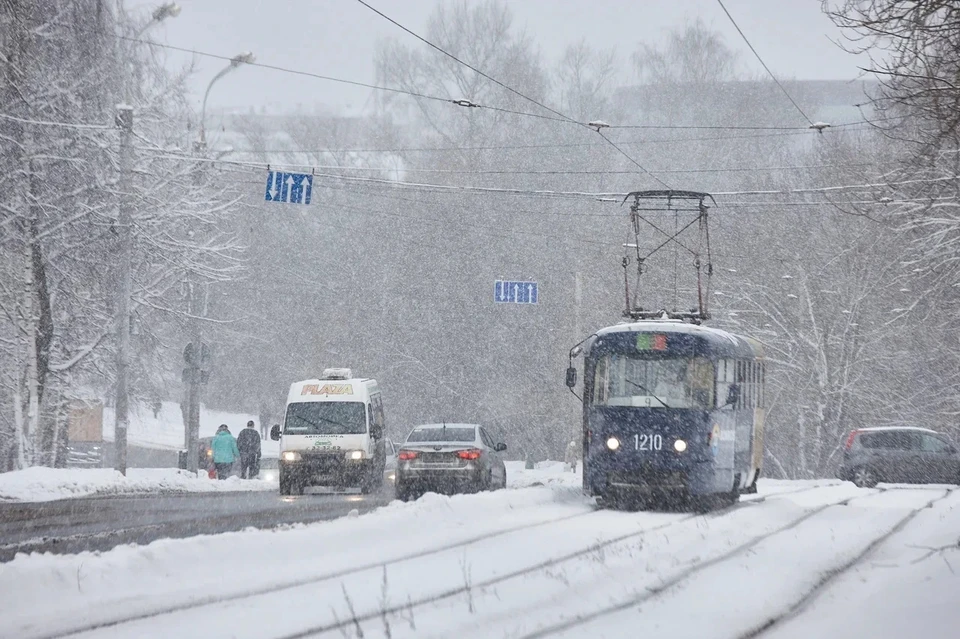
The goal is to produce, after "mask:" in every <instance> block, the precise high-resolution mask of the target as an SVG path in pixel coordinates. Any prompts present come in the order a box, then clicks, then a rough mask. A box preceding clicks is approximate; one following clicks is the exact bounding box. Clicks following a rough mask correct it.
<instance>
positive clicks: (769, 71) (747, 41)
mask: <svg viewBox="0 0 960 639" xmlns="http://www.w3.org/2000/svg"><path fill="white" fill-rule="evenodd" d="M717 4H719V5H720V8H721V9H723V12H724V13H725V14H727V18H729V19H730V22H731V23H732V24H733V27H734V28H735V29H736V30H737V33H739V34H740V37H741V38H743V41H744V42H746V43H747V47H749V48H750V51H752V52H753V55H754V56H756V58H757V60H758V61H759V62H760V65H761V66H762V67H763V69H764V70H765V71H766V72H767V75H769V76H770V78H771V79H772V80H773V81H774V82H775V83H776V84H777V86H778V87H780V90H781V91H783V94H784V95H785V96H787V99H788V100H790V103H791V104H792V105H793V106H794V107H795V108H796V109H797V111H799V112H800V115H802V116H803V119H804V120H806V121H807V122H808V123H809V124H810V125H811V126H813V124H814V123H813V120H811V119H810V117H809V116H808V115H807V114H806V113H805V112H804V111H803V109H801V108H800V105H799V104H797V101H796V100H794V99H793V96H791V95H790V94H789V93H788V92H787V90H786V89H785V88H784V87H783V85H782V84H780V80H778V79H777V76H775V75H774V74H773V71H771V70H770V67H768V66H767V63H766V62H764V61H763V58H761V57H760V54H759V53H757V50H756V49H754V48H753V45H752V44H750V40H748V39H747V36H746V34H745V33H744V32H743V30H742V29H741V28H740V25H738V24H737V21H736V20H734V19H733V16H732V15H730V12H729V11H727V7H726V6H725V5H724V4H723V0H717Z"/></svg>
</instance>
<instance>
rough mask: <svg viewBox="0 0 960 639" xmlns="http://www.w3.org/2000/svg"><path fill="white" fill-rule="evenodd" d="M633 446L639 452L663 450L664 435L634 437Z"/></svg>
mask: <svg viewBox="0 0 960 639" xmlns="http://www.w3.org/2000/svg"><path fill="white" fill-rule="evenodd" d="M633 445H634V447H635V448H636V449H637V450H662V449H663V436H662V435H646V434H644V435H634V436H633Z"/></svg>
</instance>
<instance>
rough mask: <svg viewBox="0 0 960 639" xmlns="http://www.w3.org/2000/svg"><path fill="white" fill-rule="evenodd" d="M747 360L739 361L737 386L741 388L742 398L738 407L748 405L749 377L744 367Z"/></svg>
mask: <svg viewBox="0 0 960 639" xmlns="http://www.w3.org/2000/svg"><path fill="white" fill-rule="evenodd" d="M745 368H746V364H745V362H737V378H736V379H737V387H738V388H739V390H740V398H739V399H738V401H737V404H738V406H737V408H743V407H744V406H746V405H747V379H746V377H747V376H746V374H745V371H744V369H745Z"/></svg>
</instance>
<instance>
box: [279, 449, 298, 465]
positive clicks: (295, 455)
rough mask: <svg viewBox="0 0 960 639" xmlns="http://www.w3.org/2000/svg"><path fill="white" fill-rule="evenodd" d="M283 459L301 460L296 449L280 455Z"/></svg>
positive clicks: (288, 460)
mask: <svg viewBox="0 0 960 639" xmlns="http://www.w3.org/2000/svg"><path fill="white" fill-rule="evenodd" d="M280 458H281V459H283V461H285V462H295V461H300V453H298V452H297V451H295V450H288V451H286V452H284V453H283V455H281V456H280Z"/></svg>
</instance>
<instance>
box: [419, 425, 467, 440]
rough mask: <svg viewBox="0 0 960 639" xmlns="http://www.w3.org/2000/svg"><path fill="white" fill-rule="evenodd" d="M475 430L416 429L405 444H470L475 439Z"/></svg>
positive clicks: (455, 428)
mask: <svg viewBox="0 0 960 639" xmlns="http://www.w3.org/2000/svg"><path fill="white" fill-rule="evenodd" d="M476 437H477V432H476V429H475V428H463V427H462V426H460V427H452V428H443V427H440V426H438V427H436V428H418V429H417V430H415V431H413V432H412V433H410V436H409V437H407V443H417V442H472V441H474V440H475V439H476Z"/></svg>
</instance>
